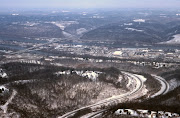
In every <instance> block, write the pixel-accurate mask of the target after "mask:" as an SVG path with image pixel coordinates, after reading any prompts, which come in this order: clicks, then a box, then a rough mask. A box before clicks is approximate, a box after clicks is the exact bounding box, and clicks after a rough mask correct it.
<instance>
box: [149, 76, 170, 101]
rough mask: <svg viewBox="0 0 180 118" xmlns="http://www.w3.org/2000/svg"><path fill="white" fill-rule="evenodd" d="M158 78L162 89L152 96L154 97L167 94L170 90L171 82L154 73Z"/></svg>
mask: <svg viewBox="0 0 180 118" xmlns="http://www.w3.org/2000/svg"><path fill="white" fill-rule="evenodd" d="M152 76H153V77H154V78H155V79H156V80H158V81H159V82H160V84H161V89H160V90H159V91H158V92H157V93H155V94H154V95H152V96H151V98H154V97H156V96H158V95H163V94H166V93H167V92H168V91H169V83H168V82H167V81H166V80H165V79H164V78H162V77H160V76H157V75H152Z"/></svg>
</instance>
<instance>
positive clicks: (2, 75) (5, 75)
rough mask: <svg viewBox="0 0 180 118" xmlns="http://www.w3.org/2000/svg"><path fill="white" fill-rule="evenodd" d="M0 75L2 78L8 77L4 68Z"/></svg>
mask: <svg viewBox="0 0 180 118" xmlns="http://www.w3.org/2000/svg"><path fill="white" fill-rule="evenodd" d="M0 77H1V78H7V77H8V76H7V74H6V73H5V72H4V71H3V70H2V69H0Z"/></svg>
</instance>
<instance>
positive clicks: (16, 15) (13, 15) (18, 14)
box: [11, 14, 19, 16]
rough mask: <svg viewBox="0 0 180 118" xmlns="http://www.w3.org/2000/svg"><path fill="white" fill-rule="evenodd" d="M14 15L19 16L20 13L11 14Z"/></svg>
mask: <svg viewBox="0 0 180 118" xmlns="http://www.w3.org/2000/svg"><path fill="white" fill-rule="evenodd" d="M11 15H12V16H19V14H11Z"/></svg>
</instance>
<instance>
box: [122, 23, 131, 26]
mask: <svg viewBox="0 0 180 118" xmlns="http://www.w3.org/2000/svg"><path fill="white" fill-rule="evenodd" d="M124 25H127V26H130V25H133V23H124Z"/></svg>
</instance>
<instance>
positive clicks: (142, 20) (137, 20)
mask: <svg viewBox="0 0 180 118" xmlns="http://www.w3.org/2000/svg"><path fill="white" fill-rule="evenodd" d="M133 21H134V22H142V23H144V22H146V20H145V19H135V20H133Z"/></svg>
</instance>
